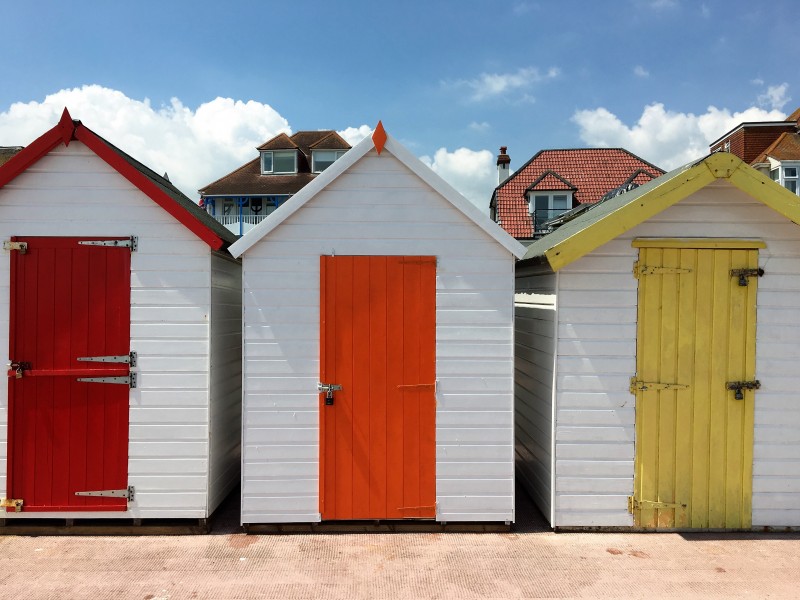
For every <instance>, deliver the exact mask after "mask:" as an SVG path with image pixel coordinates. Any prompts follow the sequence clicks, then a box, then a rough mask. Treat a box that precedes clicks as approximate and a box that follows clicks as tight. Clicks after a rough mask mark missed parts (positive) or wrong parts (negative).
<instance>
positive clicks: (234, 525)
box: [210, 486, 551, 535]
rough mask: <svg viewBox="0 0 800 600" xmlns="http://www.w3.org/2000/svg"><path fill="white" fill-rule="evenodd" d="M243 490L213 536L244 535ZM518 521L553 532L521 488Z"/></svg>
mask: <svg viewBox="0 0 800 600" xmlns="http://www.w3.org/2000/svg"><path fill="white" fill-rule="evenodd" d="M240 497H241V489H240V488H239V487H236V489H234V490H233V491H232V492H231V493H230V494H229V495H228V497H227V498H225V500H224V501H223V502H222V504H221V505H220V506H219V508H217V510H216V511H214V514H213V515H211V532H210V533H211V535H229V534H231V533H242V532H243V530H242V526H241V525H240V522H241V516H240V515H241V512H240V511H241V503H240ZM516 502H517V506H516V508H517V510H516V521H515V523H514V525H513V527H512V531H514V532H517V533H537V532H538V533H541V532H545V531H551V529H550V525H548V523H547V521H546V520H545V518H544V516H543V515H542V513H541V512H540V511H539V509H538V508H536V506H534V504H533V502H532V501H531V499H530V498H529V497H528V495H527V494H526V493H525V490H524V489H522V487H521V486H517V491H516Z"/></svg>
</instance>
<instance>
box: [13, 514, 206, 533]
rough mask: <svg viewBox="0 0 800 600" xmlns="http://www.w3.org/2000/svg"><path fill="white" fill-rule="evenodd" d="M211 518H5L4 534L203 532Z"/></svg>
mask: <svg viewBox="0 0 800 600" xmlns="http://www.w3.org/2000/svg"><path fill="white" fill-rule="evenodd" d="M210 531H211V527H210V526H209V521H208V519H3V518H0V536H4V535H26V536H38V535H92V536H103V535H203V534H206V533H209V532H210Z"/></svg>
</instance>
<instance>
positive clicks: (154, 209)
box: [0, 141, 211, 518]
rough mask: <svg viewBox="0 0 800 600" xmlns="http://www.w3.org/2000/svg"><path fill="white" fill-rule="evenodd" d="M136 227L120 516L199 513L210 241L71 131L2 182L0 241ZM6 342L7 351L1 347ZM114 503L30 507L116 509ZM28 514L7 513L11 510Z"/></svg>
mask: <svg viewBox="0 0 800 600" xmlns="http://www.w3.org/2000/svg"><path fill="white" fill-rule="evenodd" d="M14 235H18V236H26V235H27V236H54V235H58V236H123V237H124V236H129V235H135V236H137V237H138V241H139V248H138V250H137V251H136V252H134V253H133V254H132V255H131V350H134V351H136V352H137V353H138V365H137V366H136V368H135V369H134V371H135V372H136V373H137V374H138V385H137V387H136V388H135V389H133V390H131V393H130V443H129V460H128V473H129V476H128V482H129V484H130V485H133V486H135V488H136V499H135V502H133V503H132V504H130V506H129V510H128V512H126V513H124V515H125V516H126V517H128V518H202V517H204V516H206V511H207V506H208V456H209V407H208V397H209V375H208V365H209V356H210V354H209V315H210V314H211V288H210V286H209V282H210V279H211V274H210V268H211V261H210V250H209V247H208V245H207V244H205V243H204V242H202V241H201V240H199V239H198V238H197V237H196V236H195V235H194V234H192V233H191V232H190V231H189V230H187V229H186V227H184V226H183V225H182V224H180V223H179V222H178V221H176V220H175V219H174V218H172V217H171V216H170V215H169V214H167V213H166V211H164V209H162V208H161V207H159V206H158V205H157V204H156V203H154V202H153V201H152V200H151V199H150V198H148V197H147V196H145V195H144V194H143V193H142V192H141V191H139V190H138V189H137V188H135V187H134V186H133V185H131V184H130V183H129V182H128V181H127V180H126V179H125V178H124V177H122V176H121V175H120V174H119V173H117V172H116V171H115V170H113V169H112V168H111V167H109V166H108V165H107V164H106V163H105V162H104V161H103V160H102V159H101V158H99V157H98V156H96V155H95V154H94V153H93V152H92V151H91V150H89V149H88V148H86V147H85V146H84V145H83V144H81V143H80V142H78V141H73V142H71V143H70V145H69V146H68V147H63V146H60V147H58V148H57V149H55V150H53V151H52V152H51V153H50V154H48V155H47V156H45V157H44V158H42V159H41V160H40V161H39V162H37V163H35V164H34V165H32V166H31V167H30V168H29V169H28V170H26V171H25V172H24V173H22V174H21V175H19V176H18V177H17V178H16V179H14V180H13V181H12V182H10V183H9V184H7V185H6V186H5V187H3V188H2V189H0V239H8V238H9V237H10V236H14ZM0 258H1V259H0V348H6V349H7V348H8V347H9V339H8V336H9V328H8V323H9V292H10V289H9V275H10V260H9V254H8V253H6V255H5V256H3V257H0ZM6 352H7V350H6ZM7 423H8V387H7V386H6V385H2V386H0V493H2V494H5V492H6V489H7V488H6V468H7V462H6V446H7V439H8V429H7ZM4 497H5V496H4ZM120 514H121V513H114V512H101V513H89V512H83V513H63V512H60V513H53V514H52V515H50V513H36V517H41V518H45V517H47V516H48V515H50V516H57V517H60V518H69V517H74V518H119V517H120ZM17 516H22V517H29V516H30V514H29V513H24V512H23V513H19V515H17V513H8V514H7V515H6V517H7V518H16V517H17Z"/></svg>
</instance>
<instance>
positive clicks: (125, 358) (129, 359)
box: [76, 352, 136, 367]
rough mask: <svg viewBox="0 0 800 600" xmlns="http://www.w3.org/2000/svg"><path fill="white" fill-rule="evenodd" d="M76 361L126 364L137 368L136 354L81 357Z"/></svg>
mask: <svg viewBox="0 0 800 600" xmlns="http://www.w3.org/2000/svg"><path fill="white" fill-rule="evenodd" d="M76 360H79V361H81V362H101V363H126V364H129V365H130V366H132V367H135V366H136V352H131V353H130V354H128V355H122V356H80V357H78V358H77V359H76Z"/></svg>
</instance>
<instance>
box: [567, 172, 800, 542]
mask: <svg viewBox="0 0 800 600" xmlns="http://www.w3.org/2000/svg"><path fill="white" fill-rule="evenodd" d="M705 236H713V237H730V238H755V239H761V240H763V241H764V242H766V245H767V247H766V248H765V249H762V250H759V264H760V266H761V267H762V268H764V270H765V271H766V275H765V276H764V277H762V278H761V279H759V281H758V325H757V342H756V344H757V346H756V376H757V378H758V379H759V380H760V381H761V389H760V390H759V391H757V392H756V393H755V398H756V404H755V446H754V465H753V467H754V468H753V526H754V527H762V526H774V527H781V526H800V461H798V457H799V456H800V404H798V402H797V390H798V389H800V376H798V372H797V362H798V360H800V344H798V340H800V229H799V228H798V226H797V225H795V224H793V223H791V222H790V221H789V220H788V219H786V218H784V217H783V216H781V215H779V214H778V213H776V212H774V211H773V210H771V209H770V208H768V207H767V206H765V205H763V204H762V203H760V202H758V201H756V200H754V199H752V198H751V197H750V196H748V195H746V194H744V193H743V192H741V191H739V190H737V189H736V188H734V187H732V186H731V185H729V184H727V183H725V182H723V181H720V182H717V183H714V184H712V185H709V186H708V187H706V188H704V189H703V190H701V191H699V192H697V193H696V194H693V195H692V196H689V197H688V198H686V199H685V200H683V201H681V202H679V203H678V204H676V205H675V206H673V207H671V208H669V209H667V210H665V211H663V212H662V213H660V214H659V215H657V216H655V217H653V218H652V219H650V220H649V221H647V222H645V223H643V224H641V225H639V226H637V227H635V228H634V229H632V230H630V231H628V232H627V233H626V234H625V235H623V236H621V237H619V238H617V239H615V240H613V241H611V242H609V243H608V244H605V245H604V246H601V247H600V248H598V249H597V250H595V251H594V252H591V253H589V254H588V255H586V256H585V257H583V258H581V259H579V260H577V261H575V262H574V263H572V264H570V265H568V266H567V267H565V268H564V269H562V270H561V271H560V272H559V289H558V302H559V328H558V332H559V339H558V349H559V355H558V365H557V370H558V379H557V388H558V391H557V423H556V450H557V461H556V519H555V523H554V525H555V526H562V527H567V526H593V525H597V526H625V525H632V523H633V520H632V517H631V515H630V514H629V513H628V511H627V504H626V502H627V496H628V495H630V494H632V493H633V459H634V397H633V395H631V394H630V392H629V391H628V385H629V378H630V377H631V375H633V374H634V373H635V370H636V301H637V293H636V290H637V285H636V280H635V279H634V278H633V275H632V268H633V262H634V261H635V260H636V259H637V257H638V251H637V249H636V248H632V247H631V241H632V240H633V239H634V238H637V237H705Z"/></svg>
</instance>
